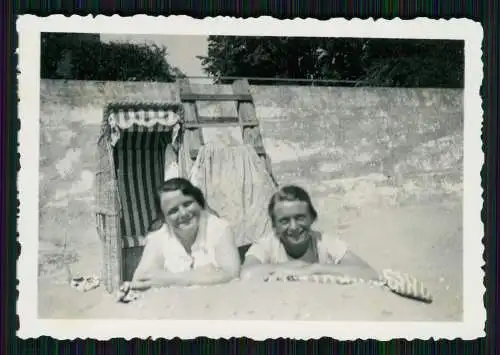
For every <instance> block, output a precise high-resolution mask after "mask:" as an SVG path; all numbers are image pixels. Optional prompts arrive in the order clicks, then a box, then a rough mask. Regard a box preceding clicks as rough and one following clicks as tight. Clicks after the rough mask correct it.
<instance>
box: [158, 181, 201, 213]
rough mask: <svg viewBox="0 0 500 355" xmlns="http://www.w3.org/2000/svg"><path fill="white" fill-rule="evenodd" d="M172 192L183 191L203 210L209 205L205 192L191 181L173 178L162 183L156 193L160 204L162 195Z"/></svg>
mask: <svg viewBox="0 0 500 355" xmlns="http://www.w3.org/2000/svg"><path fill="white" fill-rule="evenodd" d="M171 191H181V192H182V193H183V194H184V195H186V196H191V197H192V198H194V200H195V201H196V202H198V204H199V205H200V206H201V207H202V208H203V209H204V208H205V207H206V205H207V202H206V200H205V196H203V192H201V190H200V189H199V188H197V187H196V186H194V185H193V184H192V183H191V181H189V180H187V179H184V178H172V179H168V180H167V181H165V182H164V183H162V184H161V185H160V187H159V188H158V190H157V191H156V198H157V199H158V202H160V197H161V194H162V193H165V192H171Z"/></svg>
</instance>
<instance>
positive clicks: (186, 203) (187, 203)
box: [183, 201, 193, 207]
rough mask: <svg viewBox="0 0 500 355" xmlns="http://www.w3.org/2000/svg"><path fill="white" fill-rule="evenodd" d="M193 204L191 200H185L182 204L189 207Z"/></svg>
mask: <svg viewBox="0 0 500 355" xmlns="http://www.w3.org/2000/svg"><path fill="white" fill-rule="evenodd" d="M192 204H193V201H187V202H185V203H184V204H183V206H184V207H189V206H191V205H192Z"/></svg>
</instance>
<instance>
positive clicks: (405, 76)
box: [199, 36, 464, 87]
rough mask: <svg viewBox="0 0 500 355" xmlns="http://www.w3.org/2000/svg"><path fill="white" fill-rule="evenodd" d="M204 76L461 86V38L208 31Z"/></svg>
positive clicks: (462, 70)
mask: <svg viewBox="0 0 500 355" xmlns="http://www.w3.org/2000/svg"><path fill="white" fill-rule="evenodd" d="M199 58H200V59H201V62H202V66H203V69H204V71H205V72H206V73H207V74H209V75H210V76H214V77H227V76H240V77H266V78H291V79H330V80H343V81H354V82H356V83H357V84H358V85H374V86H406V87H412V86H413V87H422V86H428V87H436V86H437V87H462V86H463V72H464V54H463V42H461V41H442V40H439V41H438V40H400V39H360V38H301V37H229V36H210V37H209V43H208V54H207V56H201V57H199Z"/></svg>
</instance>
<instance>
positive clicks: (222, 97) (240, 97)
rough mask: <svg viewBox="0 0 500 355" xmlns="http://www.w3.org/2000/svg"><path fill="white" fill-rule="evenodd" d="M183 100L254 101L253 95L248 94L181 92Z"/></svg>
mask: <svg viewBox="0 0 500 355" xmlns="http://www.w3.org/2000/svg"><path fill="white" fill-rule="evenodd" d="M180 97H181V101H195V102H196V101H248V102H252V101H253V98H252V95H250V94H248V95H245V94H193V93H182V92H181V94H180Z"/></svg>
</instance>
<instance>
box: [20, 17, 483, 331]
mask: <svg viewBox="0 0 500 355" xmlns="http://www.w3.org/2000/svg"><path fill="white" fill-rule="evenodd" d="M17 30H18V34H19V47H18V56H19V57H18V58H19V68H18V69H19V71H20V74H19V76H18V78H19V92H18V94H19V99H20V102H19V118H20V120H21V129H20V131H19V152H20V155H21V158H20V165H21V169H20V171H19V177H18V190H19V200H20V213H19V219H18V231H19V242H20V244H21V248H22V250H21V255H20V257H19V259H18V263H17V278H18V280H19V286H18V289H19V299H18V302H17V314H18V316H19V322H20V329H19V330H18V333H17V334H18V336H19V337H21V338H25V339H26V338H32V337H39V336H51V337H53V338H56V339H75V338H93V339H100V340H106V339H110V338H125V339H131V338H146V337H152V338H153V339H155V338H167V339H169V338H173V337H180V338H184V339H191V338H195V337H198V336H207V337H210V338H220V337H222V338H229V337H249V338H253V339H256V340H261V339H268V338H277V337H287V338H296V339H310V338H314V339H317V338H320V337H324V336H327V337H333V338H335V339H339V340H353V339H359V338H360V339H368V338H372V339H378V340H389V339H393V338H405V339H410V340H411V339H429V338H434V339H441V338H444V339H453V338H463V339H475V338H477V337H482V336H484V335H485V333H484V328H485V321H486V310H485V306H484V302H483V296H484V293H485V286H484V272H483V271H482V269H481V267H482V266H483V265H484V260H483V251H484V246H483V244H482V242H481V239H482V236H483V235H484V232H483V231H484V228H483V223H482V222H481V209H482V206H483V199H482V197H481V194H482V189H481V176H480V171H481V168H482V165H483V163H484V154H483V151H482V149H481V145H482V142H481V123H482V117H483V111H482V108H481V102H482V101H481V97H480V86H481V83H482V79H483V64H482V59H481V58H482V50H481V44H482V40H483V29H482V26H481V25H480V24H479V23H477V22H473V21H472V20H467V19H451V20H431V19H426V18H418V19H414V20H400V19H395V20H376V21H375V20H373V19H369V20H361V19H353V20H345V19H332V20H329V21H319V20H315V19H294V20H277V19H273V18H270V17H260V18H254V19H236V18H229V17H217V18H206V19H203V20H198V19H192V18H189V17H187V16H171V17H149V16H145V15H137V16H133V17H120V16H118V15H114V16H111V17H107V16H96V17H95V18H94V17H92V16H87V17H80V16H70V17H66V16H63V15H53V16H49V17H36V16H33V15H23V16H20V17H19V18H18V21H17ZM41 32H85V33H90V32H93V33H103V32H104V33H108V34H112V33H115V34H165V35H167V34H170V35H180V34H183V35H209V34H211V35H249V36H257V35H258V36H305V37H311V36H315V37H326V35H327V34H328V35H329V36H332V35H334V36H339V37H365V38H367V37H372V38H375V37H376V38H425V39H460V40H464V41H465V85H464V115H465V117H464V172H463V186H464V197H463V235H464V240H463V277H464V282H463V295H464V297H463V300H464V311H463V321H462V322H383V323H382V322H380V323H377V322H342V321H332V322H312V321H307V322H305V321H224V320H220V321H218V320H210V321H207V320H197V321H178V320H124V319H116V320H99V319H95V320H71V319H69V320H56V319H40V318H38V312H37V294H38V293H37V292H38V290H37V277H38V276H37V269H36V267H34V263H33V261H34V260H36V259H37V255H38V233H39V232H38V218H39V217H38V216H39V211H38V198H39V197H38V196H39V195H38V193H39V192H38V189H39V186H38V184H37V183H36V181H38V179H37V176H39V149H40V148H39V144H38V142H39V141H40V33H41Z"/></svg>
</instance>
